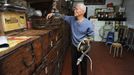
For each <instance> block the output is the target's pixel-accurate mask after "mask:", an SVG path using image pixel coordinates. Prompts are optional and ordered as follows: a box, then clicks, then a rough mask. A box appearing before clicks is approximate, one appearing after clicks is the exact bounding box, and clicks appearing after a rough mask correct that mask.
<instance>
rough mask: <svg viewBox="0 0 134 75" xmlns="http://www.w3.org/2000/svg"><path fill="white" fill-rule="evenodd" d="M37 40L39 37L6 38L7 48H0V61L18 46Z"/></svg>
mask: <svg viewBox="0 0 134 75" xmlns="http://www.w3.org/2000/svg"><path fill="white" fill-rule="evenodd" d="M37 38H39V36H8V44H9V47H6V48H0V59H2V58H3V56H4V55H7V54H8V53H10V52H13V51H14V50H16V49H17V48H19V47H20V46H22V45H25V44H27V43H29V42H31V41H33V40H35V39H37Z"/></svg>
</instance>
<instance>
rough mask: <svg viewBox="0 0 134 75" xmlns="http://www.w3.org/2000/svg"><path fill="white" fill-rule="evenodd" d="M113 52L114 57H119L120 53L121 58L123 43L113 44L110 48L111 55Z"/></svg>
mask: <svg viewBox="0 0 134 75" xmlns="http://www.w3.org/2000/svg"><path fill="white" fill-rule="evenodd" d="M112 48H114V49H112ZM112 50H114V56H113V57H115V56H118V54H119V52H120V57H121V56H122V50H123V47H122V44H121V43H112V45H111V47H110V54H111V52H112Z"/></svg>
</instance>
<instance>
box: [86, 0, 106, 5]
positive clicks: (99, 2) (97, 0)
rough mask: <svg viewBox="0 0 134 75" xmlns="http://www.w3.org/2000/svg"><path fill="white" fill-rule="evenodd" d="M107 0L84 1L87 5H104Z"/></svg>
mask: <svg viewBox="0 0 134 75" xmlns="http://www.w3.org/2000/svg"><path fill="white" fill-rule="evenodd" d="M105 2H106V0H84V3H85V4H86V5H104V4H105Z"/></svg>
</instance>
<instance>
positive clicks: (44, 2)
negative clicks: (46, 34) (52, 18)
mask: <svg viewBox="0 0 134 75" xmlns="http://www.w3.org/2000/svg"><path fill="white" fill-rule="evenodd" d="M27 2H28V3H30V5H31V7H33V8H35V9H49V8H50V7H51V6H52V2H53V0H27Z"/></svg>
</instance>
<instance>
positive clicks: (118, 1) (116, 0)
mask: <svg viewBox="0 0 134 75" xmlns="http://www.w3.org/2000/svg"><path fill="white" fill-rule="evenodd" d="M77 2H84V0H74V4H75V3H77ZM110 2H113V4H114V5H120V4H121V3H122V0H106V4H107V3H110ZM86 6H87V7H88V11H87V13H88V14H87V17H89V16H92V15H94V10H95V9H96V8H105V7H106V5H86Z"/></svg>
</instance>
